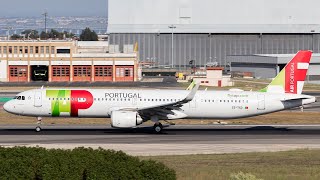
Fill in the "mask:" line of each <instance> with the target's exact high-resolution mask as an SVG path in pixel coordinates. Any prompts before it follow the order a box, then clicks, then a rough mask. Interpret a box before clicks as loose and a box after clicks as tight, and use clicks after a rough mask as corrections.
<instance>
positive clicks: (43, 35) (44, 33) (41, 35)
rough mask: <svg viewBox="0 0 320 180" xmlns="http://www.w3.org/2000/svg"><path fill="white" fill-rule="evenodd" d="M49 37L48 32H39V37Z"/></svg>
mask: <svg viewBox="0 0 320 180" xmlns="http://www.w3.org/2000/svg"><path fill="white" fill-rule="evenodd" d="M48 38H49V34H48V33H46V32H44V31H42V32H41V34H40V39H48Z"/></svg>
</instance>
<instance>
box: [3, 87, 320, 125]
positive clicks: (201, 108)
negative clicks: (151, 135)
mask: <svg viewBox="0 0 320 180" xmlns="http://www.w3.org/2000/svg"><path fill="white" fill-rule="evenodd" d="M188 93H189V91H186V90H131V89H85V90H81V89H64V90H59V89H36V90H29V91H25V92H23V93H21V94H18V95H17V97H19V96H20V97H21V98H20V100H19V99H14V100H12V101H9V102H8V103H7V104H6V107H5V110H6V111H8V112H10V113H14V114H17V115H22V116H34V117H81V118H108V117H110V116H111V113H112V111H116V110H118V109H131V110H132V109H140V108H144V107H149V106H161V105H162V104H167V103H172V102H177V101H180V100H182V99H184V98H185V97H186V96H187V95H188ZM23 99H24V100H23ZM291 99H292V100H291ZM313 102H315V97H313V96H308V95H297V94H276V93H274V94H273V93H264V92H251V91H241V92H239V91H200V90H199V91H197V93H196V95H195V97H194V98H193V99H192V101H190V102H188V103H186V104H183V105H182V107H181V110H182V111H179V113H178V114H171V115H168V116H167V119H169V120H170V119H180V118H210V119H233V118H244V117H250V116H256V115H261V114H267V113H271V112H276V111H281V110H284V109H289V108H293V107H299V106H302V105H305V104H310V103H313Z"/></svg>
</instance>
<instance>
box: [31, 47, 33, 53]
mask: <svg viewBox="0 0 320 180" xmlns="http://www.w3.org/2000/svg"><path fill="white" fill-rule="evenodd" d="M30 54H33V46H30Z"/></svg>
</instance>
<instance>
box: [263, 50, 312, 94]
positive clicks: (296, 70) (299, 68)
mask: <svg viewBox="0 0 320 180" xmlns="http://www.w3.org/2000/svg"><path fill="white" fill-rule="evenodd" d="M311 54H312V52H311V51H299V52H298V53H297V54H296V56H295V57H294V58H293V59H292V60H291V61H290V62H289V63H288V64H287V65H286V66H285V67H284V68H283V69H282V71H281V72H280V73H279V74H278V75H277V77H276V78H274V79H273V81H272V82H271V83H270V84H269V85H268V86H267V87H265V88H263V89H261V90H260V92H273V93H291V94H301V93H302V89H303V85H304V80H305V78H306V75H307V71H308V68H309V63H310V59H311Z"/></svg>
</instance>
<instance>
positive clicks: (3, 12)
mask: <svg viewBox="0 0 320 180" xmlns="http://www.w3.org/2000/svg"><path fill="white" fill-rule="evenodd" d="M45 10H47V12H48V14H49V16H107V0H0V17H38V16H41V14H43V13H44V12H45Z"/></svg>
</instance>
